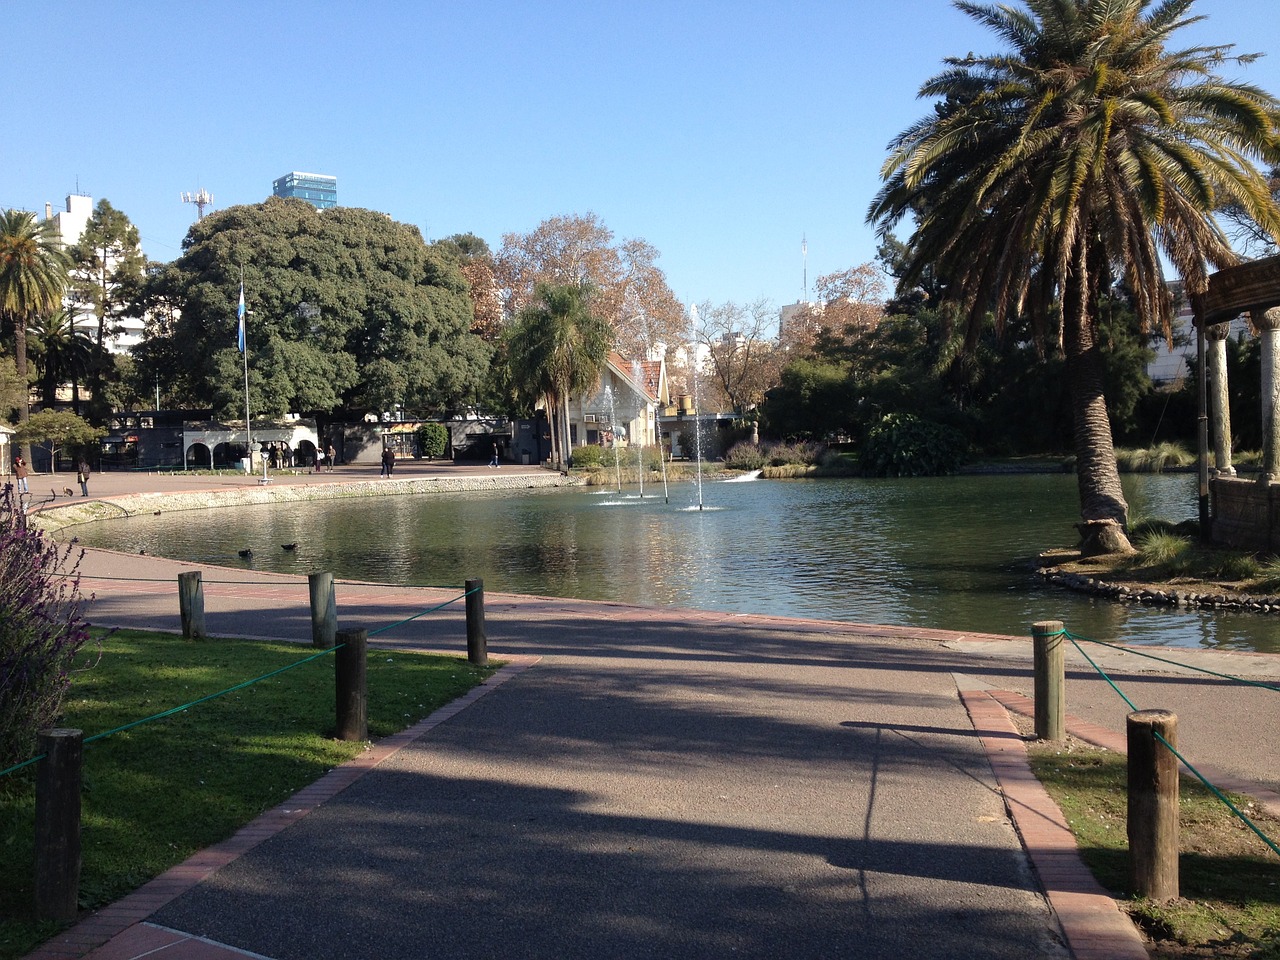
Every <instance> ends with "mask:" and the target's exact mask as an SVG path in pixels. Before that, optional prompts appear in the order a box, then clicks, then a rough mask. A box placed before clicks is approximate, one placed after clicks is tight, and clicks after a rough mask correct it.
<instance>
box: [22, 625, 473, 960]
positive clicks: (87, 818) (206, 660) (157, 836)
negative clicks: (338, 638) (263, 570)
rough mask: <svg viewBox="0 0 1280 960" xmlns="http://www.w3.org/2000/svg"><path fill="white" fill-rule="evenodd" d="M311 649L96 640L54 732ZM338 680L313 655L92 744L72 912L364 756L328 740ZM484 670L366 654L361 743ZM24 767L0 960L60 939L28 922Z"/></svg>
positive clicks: (155, 703)
mask: <svg viewBox="0 0 1280 960" xmlns="http://www.w3.org/2000/svg"><path fill="white" fill-rule="evenodd" d="M315 652H316V651H315V650H313V649H312V648H309V647H304V646H300V645H298V644H288V643H262V642H254V641H247V640H204V641H190V640H183V639H181V638H180V637H175V636H172V635H169V634H154V633H143V632H136V631H121V632H119V633H116V634H114V635H113V636H111V637H110V638H109V639H107V640H106V641H105V642H104V643H103V645H102V652H101V659H100V660H98V662H97V663H96V664H93V665H92V666H89V667H88V668H87V669H85V670H83V671H82V672H78V673H77V674H76V675H75V677H74V679H73V683H72V687H71V690H70V693H69V696H68V697H67V700H66V703H65V707H64V713H65V716H64V718H63V720H62V725H64V726H69V727H76V728H79V729H82V730H84V732H85V736H86V737H90V736H93V735H94V734H97V733H100V732H103V731H106V730H110V729H113V728H115V727H118V726H122V725H124V724H127V723H130V722H132V721H134V720H138V719H141V718H143V717H146V716H150V715H152V714H156V713H160V712H163V711H164V710H168V709H170V708H173V707H177V706H181V705H182V704H184V703H189V702H191V701H193V700H196V699H199V698H200V697H204V696H207V695H209V694H211V693H216V692H217V691H219V690H223V689H226V688H228V687H232V686H235V685H236V684H238V683H241V682H243V681H245V680H249V679H252V678H254V677H258V676H261V675H263V674H266V673H269V672H271V671H272V670H277V669H279V668H280V667H283V666H285V665H287V664H290V663H294V662H296V661H299V660H302V659H303V658H305V657H307V656H310V655H311V654H313V653H315ZM93 657H94V658H96V657H97V651H96V649H95V650H94V651H93ZM90 662H92V658H91V661H90ZM333 669H334V668H333V658H332V656H325V657H320V658H318V659H316V660H313V661H311V662H310V663H306V664H303V665H302V666H299V667H297V668H295V669H292V670H289V671H287V672H285V673H282V674H279V675H277V676H274V677H271V678H270V679H268V680H264V681H262V682H260V683H256V684H253V685H251V686H249V687H246V688H244V689H242V690H238V691H236V692H234V693H230V694H227V695H226V696H223V697H219V698H217V699H215V700H210V701H208V702H206V703H202V704H199V705H197V706H195V707H192V708H191V709H190V710H186V711H183V712H181V713H177V714H174V715H173V716H171V717H167V718H165V719H163V720H159V721H155V722H151V723H146V724H143V725H141V726H138V727H134V728H132V729H130V730H127V731H125V732H122V733H119V734H115V735H113V736H111V737H107V738H105V739H103V740H99V741H96V742H94V743H90V744H87V745H86V746H85V750H84V770H83V776H84V785H83V786H84V788H83V797H82V803H83V812H82V834H81V843H82V848H83V861H84V865H83V869H82V873H81V883H80V905H81V907H82V908H85V909H91V908H94V907H98V906H102V905H103V904H106V903H110V902H112V901H114V900H116V899H118V898H120V897H121V896H123V895H124V894H125V893H128V892H129V891H130V890H132V889H134V888H135V887H137V886H139V885H140V884H142V883H144V882H146V881H147V880H149V879H150V878H151V877H154V876H156V875H157V874H159V873H161V872H163V871H164V870H166V869H167V868H168V867H170V866H172V865H174V864H176V863H180V862H181V861H183V860H185V859H186V858H187V857H188V856H190V855H191V854H193V853H195V852H196V851H197V850H200V849H201V848H203V847H206V846H208V845H210V844H212V843H215V842H217V841H218V840H221V839H223V838H225V837H227V836H229V835H230V834H231V833H233V832H234V831H235V830H236V829H237V828H238V827H240V826H241V825H243V824H244V823H247V822H248V821H249V820H252V819H253V818H254V817H256V816H257V815H258V814H259V813H261V812H263V811H264V810H267V809H269V808H271V807H273V806H275V805H276V804H278V803H280V802H281V801H282V800H284V799H285V798H287V797H288V796H289V795H290V794H292V793H293V792H295V791H296V790H298V789H300V788H302V787H304V786H306V785H307V784H309V783H312V782H313V781H315V780H316V779H318V778H319V777H320V776H321V775H322V774H324V773H325V772H326V771H328V770H330V769H332V768H333V767H335V766H337V765H339V764H341V763H344V762H345V761H347V760H349V759H351V758H352V757H354V756H356V755H357V754H359V753H360V752H361V751H363V750H364V749H365V746H364V744H362V743H346V742H340V741H336V740H332V739H330V736H331V734H332V731H333V726H334V682H333ZM492 672H493V668H484V669H480V668H475V667H472V666H471V665H470V664H468V663H467V661H466V659H465V657H462V658H455V657H442V656H425V655H418V654H405V653H400V652H398V651H390V650H379V649H376V648H371V649H370V650H369V656H368V698H369V699H368V715H369V733H370V737H371V738H373V739H378V738H380V737H384V736H387V735H388V734H391V733H395V732H397V731H399V730H402V729H404V728H405V727H406V726H409V725H410V724H412V723H414V722H416V721H417V720H420V719H421V718H423V717H425V716H427V715H428V714H430V713H431V712H432V711H434V710H435V709H437V708H438V707H440V706H442V705H443V704H445V703H448V702H449V701H450V700H453V699H455V698H456V697H458V696H460V695H461V694H463V693H465V692H466V691H467V690H469V689H471V688H472V687H474V686H475V685H476V684H477V683H480V682H481V681H482V680H483V679H484V678H485V677H486V676H488V675H489V674H491V673H492ZM33 770H34V767H27V768H25V769H24V770H22V771H19V772H18V773H15V774H10V775H9V776H8V777H5V778H3V779H0V876H3V877H4V878H5V882H4V883H3V884H2V885H0V960H10V958H15V957H20V956H22V955H23V954H25V953H26V952H28V951H29V950H30V949H31V948H32V947H34V946H35V945H36V944H37V943H39V942H40V941H41V940H43V939H45V938H47V937H48V936H50V935H52V934H53V933H54V932H55V931H56V930H57V925H55V924H49V923H45V924H39V923H37V922H36V921H35V919H34V916H33V912H32V899H33V885H34V876H33V864H34V839H33V831H34V810H35V798H34V776H33V775H32V773H31V771H33Z"/></svg>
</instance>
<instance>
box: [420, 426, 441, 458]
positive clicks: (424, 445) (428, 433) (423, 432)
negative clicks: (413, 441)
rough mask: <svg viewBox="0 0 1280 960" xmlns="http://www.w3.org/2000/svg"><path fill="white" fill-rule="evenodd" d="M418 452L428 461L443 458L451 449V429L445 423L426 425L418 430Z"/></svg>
mask: <svg viewBox="0 0 1280 960" xmlns="http://www.w3.org/2000/svg"><path fill="white" fill-rule="evenodd" d="M417 436H418V452H419V453H420V454H422V455H423V456H424V457H426V458H427V459H428V460H435V459H437V458H439V457H443V456H444V454H445V451H446V450H448V449H449V428H448V427H446V426H445V425H444V424H443V423H424V424H422V425H421V426H420V427H418V430H417Z"/></svg>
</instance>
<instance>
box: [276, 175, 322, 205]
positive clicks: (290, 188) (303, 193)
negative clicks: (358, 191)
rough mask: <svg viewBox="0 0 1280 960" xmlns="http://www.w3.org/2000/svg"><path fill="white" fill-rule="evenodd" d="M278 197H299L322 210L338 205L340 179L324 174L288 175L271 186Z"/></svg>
mask: <svg viewBox="0 0 1280 960" xmlns="http://www.w3.org/2000/svg"><path fill="white" fill-rule="evenodd" d="M271 192H272V193H273V194H275V195H276V196H277V197H297V198H298V199H299V200H305V201H307V203H310V204H312V205H313V206H316V207H319V208H320V209H321V210H327V209H329V208H330V207H336V206H337V205H338V178H337V177H327V176H325V175H324V174H323V173H299V172H298V171H296V170H295V171H294V172H293V173H286V174H285V175H284V176H283V177H279V178H278V179H277V180H275V181H274V182H273V183H272V185H271Z"/></svg>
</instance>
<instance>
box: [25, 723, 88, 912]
mask: <svg viewBox="0 0 1280 960" xmlns="http://www.w3.org/2000/svg"><path fill="white" fill-rule="evenodd" d="M37 742H38V744H39V746H38V749H39V751H40V752H41V753H42V754H44V759H43V760H41V761H40V762H39V763H38V764H37V765H36V916H37V917H39V918H40V919H41V920H59V921H63V922H65V921H68V920H74V919H75V918H76V913H77V911H78V909H79V900H80V780H81V773H80V759H81V756H82V754H83V752H84V733H83V732H82V731H80V730H70V729H66V728H57V729H53V730H41V731H40V733H39V735H38V739H37Z"/></svg>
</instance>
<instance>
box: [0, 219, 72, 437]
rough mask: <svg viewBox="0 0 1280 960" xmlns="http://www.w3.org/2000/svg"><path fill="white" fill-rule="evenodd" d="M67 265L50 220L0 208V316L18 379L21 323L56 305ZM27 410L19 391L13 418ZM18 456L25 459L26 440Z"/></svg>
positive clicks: (22, 373)
mask: <svg viewBox="0 0 1280 960" xmlns="http://www.w3.org/2000/svg"><path fill="white" fill-rule="evenodd" d="M70 268H71V261H70V259H69V258H68V257H67V254H66V252H65V251H64V250H63V248H62V244H61V242H60V240H59V238H58V234H57V230H56V224H55V223H54V221H52V220H44V221H41V222H39V223H37V222H36V218H35V215H34V214H31V213H26V212H24V211H21V210H4V211H0V317H3V318H4V319H5V321H6V322H7V323H8V324H11V325H12V326H13V341H14V361H15V365H16V366H17V368H18V377H19V379H20V380H21V381H22V382H23V383H26V382H27V381H28V378H27V324H29V323H30V322H31V321H32V319H34V318H35V317H38V316H40V315H41V314H46V313H52V312H53V311H54V310H56V309H57V308H58V306H59V304H60V302H61V300H62V291H63V290H65V289H66V286H67V273H68V271H69V270H70ZM30 413H31V407H30V403H29V402H28V397H27V391H25V390H24V391H23V393H22V402H21V403H20V404H19V405H18V422H19V423H25V422H26V420H27V418H28V416H30ZM23 456H24V457H25V458H26V459H27V460H28V461H30V460H31V450H30V446H29V445H28V444H23Z"/></svg>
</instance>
